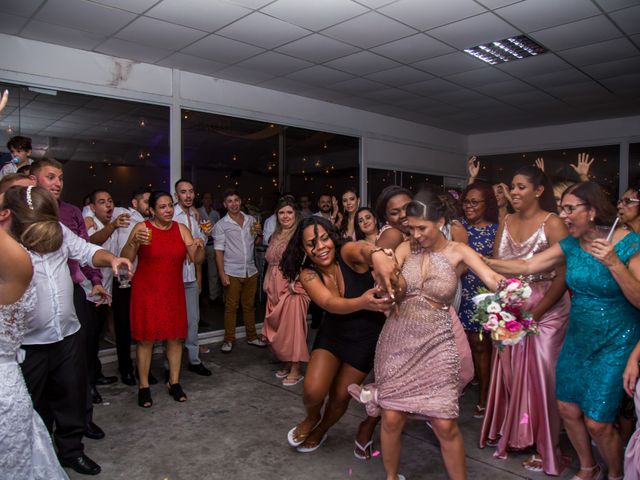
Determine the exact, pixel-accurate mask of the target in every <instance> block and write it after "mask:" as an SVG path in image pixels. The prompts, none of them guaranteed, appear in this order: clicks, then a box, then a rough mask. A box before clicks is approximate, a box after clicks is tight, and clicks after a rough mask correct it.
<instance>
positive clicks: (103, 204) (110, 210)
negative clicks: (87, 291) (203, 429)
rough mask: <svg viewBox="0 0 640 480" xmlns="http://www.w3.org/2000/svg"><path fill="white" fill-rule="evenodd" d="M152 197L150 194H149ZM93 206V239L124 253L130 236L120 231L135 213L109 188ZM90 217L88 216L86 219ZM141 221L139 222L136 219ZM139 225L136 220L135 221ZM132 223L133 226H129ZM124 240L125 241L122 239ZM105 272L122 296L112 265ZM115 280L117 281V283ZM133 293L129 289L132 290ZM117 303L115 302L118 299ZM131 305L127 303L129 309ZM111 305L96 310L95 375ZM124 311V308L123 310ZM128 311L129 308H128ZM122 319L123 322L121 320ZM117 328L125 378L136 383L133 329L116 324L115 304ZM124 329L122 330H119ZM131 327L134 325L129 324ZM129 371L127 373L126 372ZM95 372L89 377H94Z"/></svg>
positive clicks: (107, 285) (108, 285) (107, 284)
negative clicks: (125, 329) (116, 203)
mask: <svg viewBox="0 0 640 480" xmlns="http://www.w3.org/2000/svg"><path fill="white" fill-rule="evenodd" d="M147 198H148V194H147ZM89 208H90V210H91V213H92V217H91V220H92V221H91V222H90V223H89V224H90V226H89V228H88V229H87V232H88V233H89V240H90V241H91V243H94V244H96V245H100V246H102V248H104V249H105V250H108V251H109V252H111V253H113V254H114V255H120V251H121V250H122V246H123V245H124V243H125V242H126V241H127V239H128V235H127V238H126V239H124V240H122V237H123V235H119V233H120V231H122V230H124V231H125V234H126V232H127V231H130V230H131V229H133V225H131V223H132V219H131V213H130V212H129V210H127V209H126V208H119V207H114V205H113V198H112V197H111V195H110V194H109V192H107V191H106V190H101V189H99V190H95V191H93V192H92V193H91V194H90V195H89ZM86 220H87V218H85V221H86ZM136 223H137V222H136ZM134 225H135V223H134ZM130 226H131V228H129V227H130ZM120 242H122V243H120ZM100 273H102V286H103V287H104V289H105V290H106V291H107V292H108V293H109V294H110V295H112V296H113V295H114V294H115V293H116V292H117V294H118V297H121V296H122V295H121V294H120V290H123V289H120V288H119V284H118V282H117V280H115V279H114V275H113V272H112V271H111V270H110V269H109V268H102V269H101V270H100ZM114 280H115V283H116V285H115V286H114ZM127 290H128V289H127ZM128 293H129V292H128ZM114 303H115V302H114ZM128 308H129V306H128V304H127V309H128ZM108 309H109V307H108V306H107V305H99V306H98V307H97V308H96V313H97V317H98V324H97V326H96V328H95V329H94V331H93V332H92V334H93V338H91V339H89V342H90V343H89V347H90V349H91V352H90V353H91V355H93V354H94V351H95V357H96V359H95V369H94V370H95V375H96V376H97V377H99V376H100V375H101V374H102V365H101V363H100V360H99V358H98V350H99V345H100V333H101V332H102V329H103V327H104V324H105V323H106V321H107V318H108V314H109V311H108ZM119 313H122V312H119ZM127 315H128V312H127ZM119 323H120V322H119ZM114 328H116V350H117V351H118V368H119V370H120V374H121V376H122V377H123V378H124V377H125V375H128V377H130V378H128V377H127V378H126V379H127V380H128V382H125V383H128V384H129V385H131V384H132V383H131V381H133V384H135V378H134V377H133V365H132V363H131V354H130V349H131V332H130V331H129V332H127V333H126V334H124V333H123V332H122V328H117V327H116V319H115V308H114ZM118 330H120V332H118ZM129 330H130V327H129ZM119 333H120V336H123V337H124V338H123V339H120V342H119V341H118V334H119ZM123 340H124V341H127V344H126V357H125V358H124V359H123V361H122V362H121V361H120V358H121V357H122V356H123V355H122V352H121V351H120V350H123V349H124V346H123V345H122V343H123ZM118 343H120V345H121V348H120V349H118ZM123 372H125V373H123ZM91 378H92V377H91V373H90V377H89V379H90V380H91Z"/></svg>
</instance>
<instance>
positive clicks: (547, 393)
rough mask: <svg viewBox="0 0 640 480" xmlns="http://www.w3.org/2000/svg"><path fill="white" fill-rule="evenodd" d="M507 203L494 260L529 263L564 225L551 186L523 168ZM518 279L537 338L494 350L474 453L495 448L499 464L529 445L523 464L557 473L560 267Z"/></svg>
mask: <svg viewBox="0 0 640 480" xmlns="http://www.w3.org/2000/svg"><path fill="white" fill-rule="evenodd" d="M511 198H512V204H513V207H514V209H515V210H516V213H515V214H513V215H507V216H506V217H505V218H504V219H503V220H502V221H501V223H500V226H499V227H498V233H497V235H496V240H495V247H494V255H493V256H494V258H498V259H515V258H529V257H531V256H533V255H535V254H536V253H539V252H541V251H543V250H546V249H547V248H549V247H550V246H551V245H553V244H555V243H556V242H558V241H560V240H562V239H563V238H564V237H566V236H567V229H566V227H565V225H564V223H563V222H562V220H560V218H559V217H557V216H556V214H555V212H556V203H555V199H554V196H553V188H552V186H551V183H550V182H549V180H548V179H547V177H546V176H545V174H544V172H542V171H541V170H540V169H538V168H536V167H532V166H531V167H523V168H521V169H520V170H518V172H516V175H515V176H514V177H513V182H512V186H511ZM552 212H554V213H552ZM525 280H526V281H528V282H529V283H530V285H531V289H532V290H533V293H532V295H531V298H530V299H529V301H528V302H527V305H525V307H526V308H527V309H528V310H530V311H531V313H532V314H533V318H534V320H536V321H537V322H538V326H539V329H540V335H535V336H529V337H527V338H525V339H524V341H522V342H521V343H519V344H518V345H515V346H513V347H507V348H505V349H504V350H503V351H502V352H498V351H494V355H493V366H492V371H491V384H490V387H489V398H488V400H487V410H486V412H485V417H484V421H483V424H482V430H481V433H480V447H481V448H484V447H485V446H486V445H488V444H489V445H491V444H496V446H497V448H496V452H495V454H494V455H495V456H496V457H497V458H503V459H504V458H506V457H507V451H508V450H509V449H513V450H522V449H525V448H528V447H531V446H533V445H535V447H536V452H537V453H536V454H534V455H531V456H530V457H529V458H527V459H526V460H525V461H524V463H523V466H524V467H525V468H526V469H527V470H530V471H544V472H545V473H547V474H548V475H559V474H560V473H561V472H562V470H563V468H564V467H565V466H566V465H564V463H565V462H564V461H563V459H562V456H561V453H560V449H559V445H558V442H559V435H560V416H559V413H558V407H557V405H556V397H555V371H556V362H557V360H558V355H559V353H560V348H561V347H562V342H563V340H564V336H565V333H566V329H567V325H568V315H569V306H570V302H569V295H568V294H567V293H566V285H565V281H564V267H562V268H561V269H558V271H553V270H552V271H550V272H545V273H542V274H536V275H530V276H528V277H525Z"/></svg>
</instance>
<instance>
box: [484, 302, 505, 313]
mask: <svg viewBox="0 0 640 480" xmlns="http://www.w3.org/2000/svg"><path fill="white" fill-rule="evenodd" d="M501 311H502V307H501V306H500V304H499V303H498V302H491V303H490V304H489V305H488V306H487V312H488V313H500V312H501Z"/></svg>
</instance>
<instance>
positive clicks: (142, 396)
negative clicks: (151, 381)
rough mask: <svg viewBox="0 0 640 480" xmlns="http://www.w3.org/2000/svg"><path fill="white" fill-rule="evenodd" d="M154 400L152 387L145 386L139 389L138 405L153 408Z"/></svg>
mask: <svg viewBox="0 0 640 480" xmlns="http://www.w3.org/2000/svg"><path fill="white" fill-rule="evenodd" d="M152 405H153V400H152V399H151V389H150V388H149V387H143V388H139V389H138V406H139V407H142V408H151V406H152Z"/></svg>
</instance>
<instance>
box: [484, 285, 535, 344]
mask: <svg viewBox="0 0 640 480" xmlns="http://www.w3.org/2000/svg"><path fill="white" fill-rule="evenodd" d="M530 296H531V287H530V286H529V285H528V284H526V283H525V282H523V281H521V280H519V279H517V278H510V279H508V280H506V281H504V282H501V284H500V285H499V286H498V290H497V291H496V292H495V293H492V292H487V291H486V290H485V291H484V292H481V293H479V294H478V295H476V296H475V297H473V302H474V303H475V304H476V305H477V307H476V311H475V312H474V313H473V316H472V317H471V320H472V321H473V322H477V323H479V324H480V325H481V327H482V329H481V330H480V338H481V339H482V336H483V332H488V333H489V334H490V335H491V340H493V344H494V345H495V346H496V347H498V349H499V350H502V349H503V348H504V347H505V346H507V345H517V344H518V343H520V342H521V341H522V339H523V338H524V337H526V336H527V335H531V334H534V335H537V334H539V331H538V325H537V324H536V322H534V320H533V318H532V317H531V313H530V312H527V311H526V310H525V309H524V303H525V302H526V300H527V299H528V298H529V297H530Z"/></svg>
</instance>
